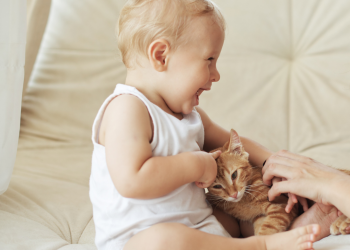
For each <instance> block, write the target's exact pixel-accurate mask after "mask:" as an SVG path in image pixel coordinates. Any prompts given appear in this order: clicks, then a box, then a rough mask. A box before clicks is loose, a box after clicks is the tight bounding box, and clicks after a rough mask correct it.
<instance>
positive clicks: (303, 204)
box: [298, 196, 309, 212]
mask: <svg viewBox="0 0 350 250" xmlns="http://www.w3.org/2000/svg"><path fill="white" fill-rule="evenodd" d="M298 200H299V202H300V204H301V206H302V207H303V210H304V212H306V211H307V210H309V205H308V204H307V200H306V199H305V198H304V197H300V196H298Z"/></svg>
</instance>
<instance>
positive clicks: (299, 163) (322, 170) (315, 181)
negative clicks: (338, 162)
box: [262, 150, 343, 205]
mask: <svg viewBox="0 0 350 250" xmlns="http://www.w3.org/2000/svg"><path fill="white" fill-rule="evenodd" d="M262 172H263V181H264V183H265V184H267V185H271V180H272V179H273V178H274V177H279V178H284V179H285V180H284V181H281V182H275V183H274V185H273V186H272V188H271V189H270V191H269V194H268V196H269V199H270V200H274V199H275V197H276V196H279V195H280V194H281V193H292V194H296V195H298V196H302V197H306V198H309V199H311V200H314V201H315V202H320V203H323V204H325V205H330V202H329V197H330V196H329V195H331V193H332V190H331V185H330V184H329V183H330V182H329V181H330V180H332V178H337V176H338V175H343V173H341V172H340V171H337V170H335V169H332V168H330V167H328V166H325V165H323V164H321V163H319V162H316V161H314V160H313V159H311V158H308V157H305V156H301V155H297V154H293V153H290V152H288V151H286V150H282V151H279V152H278V153H276V154H273V155H272V156H270V157H269V158H268V160H267V161H266V163H265V166H264V167H263V170H262ZM327 184H329V185H327Z"/></svg>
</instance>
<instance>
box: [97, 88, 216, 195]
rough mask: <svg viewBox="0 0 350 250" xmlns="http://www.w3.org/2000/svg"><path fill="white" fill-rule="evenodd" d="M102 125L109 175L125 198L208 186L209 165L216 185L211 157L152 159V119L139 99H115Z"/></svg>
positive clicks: (189, 154)
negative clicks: (195, 185) (194, 185)
mask: <svg viewBox="0 0 350 250" xmlns="http://www.w3.org/2000/svg"><path fill="white" fill-rule="evenodd" d="M125 107H127V109H126V108H125ZM102 122H103V124H102V125H103V126H104V128H105V129H104V131H105V134H104V135H102V137H103V138H102V139H104V140H103V141H104V144H105V148H106V161H107V166H108V170H109V174H110V176H111V179H112V181H113V183H114V186H115V188H116V189H117V190H118V192H119V193H120V194H121V195H122V196H124V197H128V198H138V199H151V198H157V197H161V196H163V195H166V194H168V193H170V192H171V191H173V190H175V189H176V188H178V187H180V186H182V185H184V184H186V183H190V182H194V181H200V182H206V181H208V164H210V163H211V164H212V167H211V166H209V168H210V167H211V168H213V171H214V172H215V173H214V172H213V171H212V172H213V173H210V174H209V177H211V176H212V179H213V180H212V181H214V179H215V176H216V163H215V160H214V158H213V157H212V156H211V154H208V153H205V152H200V151H199V152H186V153H182V154H178V155H174V156H168V157H152V149H151V145H150V141H151V138H152V125H151V124H152V123H151V118H150V116H149V113H148V110H147V108H146V106H145V105H144V104H143V102H142V101H141V100H140V99H139V98H137V97H135V96H132V95H121V96H119V97H117V98H114V99H113V100H112V101H111V102H110V103H109V105H108V106H107V108H106V111H105V114H104V118H103V121H102ZM102 125H101V127H102ZM205 173H206V176H204V177H203V175H205ZM209 179H210V178H209ZM209 181H211V180H209Z"/></svg>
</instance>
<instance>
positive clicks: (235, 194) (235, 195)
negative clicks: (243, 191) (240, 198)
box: [230, 192, 238, 199]
mask: <svg viewBox="0 0 350 250" xmlns="http://www.w3.org/2000/svg"><path fill="white" fill-rule="evenodd" d="M237 194H238V192H236V193H234V194H233V195H231V196H230V197H232V198H235V199H236V198H237Z"/></svg>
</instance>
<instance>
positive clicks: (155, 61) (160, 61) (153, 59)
mask: <svg viewBox="0 0 350 250" xmlns="http://www.w3.org/2000/svg"><path fill="white" fill-rule="evenodd" d="M169 52H170V44H169V42H168V41H167V40H165V39H156V40H154V41H153V42H152V43H151V44H150V45H149V47H148V59H149V61H150V63H151V65H152V67H153V68H154V69H155V70H157V71H158V72H163V71H165V70H166V68H167V66H168V59H169Z"/></svg>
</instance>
